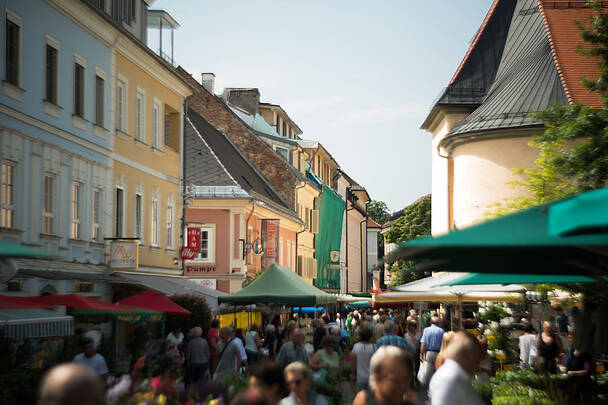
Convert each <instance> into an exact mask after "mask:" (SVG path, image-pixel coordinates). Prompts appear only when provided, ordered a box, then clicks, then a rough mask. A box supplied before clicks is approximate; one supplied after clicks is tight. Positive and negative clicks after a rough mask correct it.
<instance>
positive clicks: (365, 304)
mask: <svg viewBox="0 0 608 405" xmlns="http://www.w3.org/2000/svg"><path fill="white" fill-rule="evenodd" d="M371 307H372V306H371V304H370V303H369V301H355V302H350V303H348V304H346V305H344V308H346V309H358V308H371Z"/></svg>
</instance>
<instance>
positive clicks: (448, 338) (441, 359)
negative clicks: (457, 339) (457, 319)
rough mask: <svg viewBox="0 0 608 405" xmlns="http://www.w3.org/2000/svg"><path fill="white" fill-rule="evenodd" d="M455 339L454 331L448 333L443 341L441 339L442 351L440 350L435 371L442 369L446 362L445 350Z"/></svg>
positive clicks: (444, 335)
mask: <svg viewBox="0 0 608 405" xmlns="http://www.w3.org/2000/svg"><path fill="white" fill-rule="evenodd" d="M453 337H454V332H452V331H448V332H446V333H444V334H443V339H441V349H439V353H438V354H437V358H436V359H435V370H437V369H438V368H439V367H441V365H442V364H443V363H444V362H445V349H446V348H447V347H448V345H449V344H450V341H451V340H452V338H453Z"/></svg>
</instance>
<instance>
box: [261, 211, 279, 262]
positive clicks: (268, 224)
mask: <svg viewBox="0 0 608 405" xmlns="http://www.w3.org/2000/svg"><path fill="white" fill-rule="evenodd" d="M262 246H264V256H262V269H264V270H266V269H267V268H268V267H269V266H270V265H271V264H277V265H278V264H279V220H278V219H263V220H262Z"/></svg>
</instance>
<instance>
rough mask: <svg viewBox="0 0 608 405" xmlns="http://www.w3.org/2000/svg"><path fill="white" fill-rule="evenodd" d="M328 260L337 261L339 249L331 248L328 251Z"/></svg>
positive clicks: (338, 259)
mask: <svg viewBox="0 0 608 405" xmlns="http://www.w3.org/2000/svg"><path fill="white" fill-rule="evenodd" d="M329 261H330V262H332V263H338V262H339V261H340V251H339V250H332V251H330V252H329Z"/></svg>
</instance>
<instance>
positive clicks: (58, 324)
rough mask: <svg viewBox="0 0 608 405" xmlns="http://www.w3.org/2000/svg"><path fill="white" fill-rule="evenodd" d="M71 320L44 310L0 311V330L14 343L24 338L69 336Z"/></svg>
mask: <svg viewBox="0 0 608 405" xmlns="http://www.w3.org/2000/svg"><path fill="white" fill-rule="evenodd" d="M73 320H74V318H73V317H71V316H66V315H61V314H58V313H57V312H54V311H49V310H46V309H2V311H0V330H2V332H3V333H4V335H5V336H7V337H8V338H10V339H12V340H14V341H21V340H23V339H26V338H43V337H54V336H71V335H73V334H74V330H73V327H72V325H73Z"/></svg>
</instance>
